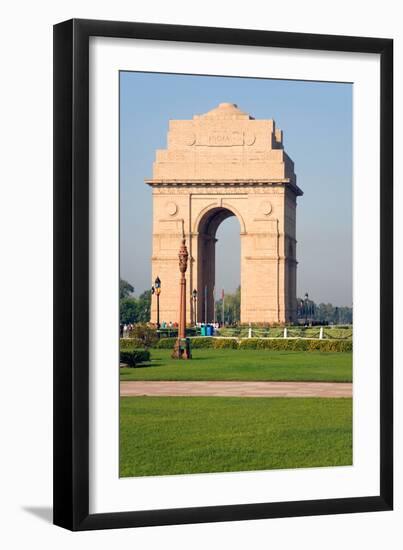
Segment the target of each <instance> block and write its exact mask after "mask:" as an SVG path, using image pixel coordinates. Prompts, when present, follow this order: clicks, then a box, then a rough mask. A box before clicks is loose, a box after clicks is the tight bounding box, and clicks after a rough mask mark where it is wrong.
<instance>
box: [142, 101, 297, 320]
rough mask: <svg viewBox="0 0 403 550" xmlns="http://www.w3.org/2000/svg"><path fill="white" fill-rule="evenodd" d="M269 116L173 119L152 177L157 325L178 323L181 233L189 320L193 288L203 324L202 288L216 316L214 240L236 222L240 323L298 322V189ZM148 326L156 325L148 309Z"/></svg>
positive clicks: (229, 109) (219, 111)
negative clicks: (185, 247) (232, 219)
mask: <svg viewBox="0 0 403 550" xmlns="http://www.w3.org/2000/svg"><path fill="white" fill-rule="evenodd" d="M282 139H283V136H282V132H281V130H278V129H276V127H275V123H274V121H273V120H255V119H254V118H253V117H251V116H250V115H248V114H246V113H243V112H242V111H240V109H238V107H237V106H236V105H233V104H230V103H221V104H220V105H219V106H218V107H217V108H215V109H213V110H212V111H210V112H208V113H206V114H204V115H199V116H198V115H196V116H194V117H193V119H192V120H171V121H170V122H169V132H168V148H167V149H165V150H159V151H157V153H156V160H155V162H154V167H153V178H152V179H150V180H146V183H148V184H149V185H150V186H151V187H152V189H153V256H152V277H153V280H154V278H155V277H156V276H157V275H158V276H159V277H160V279H161V281H162V293H161V298H160V308H161V313H160V319H161V321H166V322H169V321H172V322H175V321H177V320H178V285H179V272H178V269H177V265H176V264H177V254H178V249H179V245H180V240H181V238H182V235H185V237H186V240H187V245H188V250H189V254H190V262H189V269H188V271H187V273H186V277H187V289H188V290H189V297H188V304H187V318H188V319H191V320H193V308H192V302H191V296H190V294H191V292H192V290H193V289H194V288H195V289H197V291H198V296H199V307H198V320H201V319H203V320H204V316H203V305H202V304H203V300H204V298H203V297H204V289H205V287H206V286H207V287H208V300H207V309H208V317H211V319H210V318H208V321H211V320H212V312H213V292H212V284H214V283H213V282H214V277H215V273H214V271H215V252H214V251H215V234H216V231H217V228H218V226H219V225H220V223H221V222H222V221H223V220H224V219H226V218H227V217H229V216H236V217H237V218H238V220H239V223H240V234H241V322H243V323H248V322H256V323H284V322H289V321H294V320H295V318H296V266H297V262H296V242H297V241H296V234H295V220H296V197H297V196H298V195H302V191H301V190H300V189H299V188H298V187H297V185H296V176H295V173H294V166H293V162H292V161H291V159H290V158H289V157H288V155H287V154H286V153H285V151H284V149H283V144H282ZM151 320H152V321H154V322H155V320H156V304H155V303H153V304H152V309H151Z"/></svg>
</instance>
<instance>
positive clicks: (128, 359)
mask: <svg viewBox="0 0 403 550" xmlns="http://www.w3.org/2000/svg"><path fill="white" fill-rule="evenodd" d="M147 361H150V352H149V351H148V350H145V349H132V350H130V351H121V352H120V362H121V363H125V364H126V365H127V366H128V367H132V368H133V367H137V365H140V364H141V363H146V362H147Z"/></svg>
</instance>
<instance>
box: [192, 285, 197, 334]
mask: <svg viewBox="0 0 403 550" xmlns="http://www.w3.org/2000/svg"><path fill="white" fill-rule="evenodd" d="M192 297H193V319H194V323H195V325H197V307H196V306H197V290H196V289H194V290H193V292H192Z"/></svg>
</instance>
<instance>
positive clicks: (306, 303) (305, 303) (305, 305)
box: [304, 292, 309, 325]
mask: <svg viewBox="0 0 403 550" xmlns="http://www.w3.org/2000/svg"><path fill="white" fill-rule="evenodd" d="M308 303H309V296H308V293H307V292H306V293H305V300H304V309H305V324H306V325H307V324H308Z"/></svg>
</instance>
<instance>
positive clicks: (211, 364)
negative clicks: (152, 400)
mask: <svg viewBox="0 0 403 550" xmlns="http://www.w3.org/2000/svg"><path fill="white" fill-rule="evenodd" d="M151 359H152V360H151V363H150V364H148V365H147V366H144V367H139V368H134V369H129V368H122V369H120V374H121V380H278V381H285V380H290V381H292V380H301V381H317V382H324V381H327V382H351V380H352V353H321V352H306V351H303V352H299V351H267V350H232V349H224V350H213V349H195V350H193V359H192V360H191V361H180V360H174V359H171V351H170V350H158V349H153V350H151Z"/></svg>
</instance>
